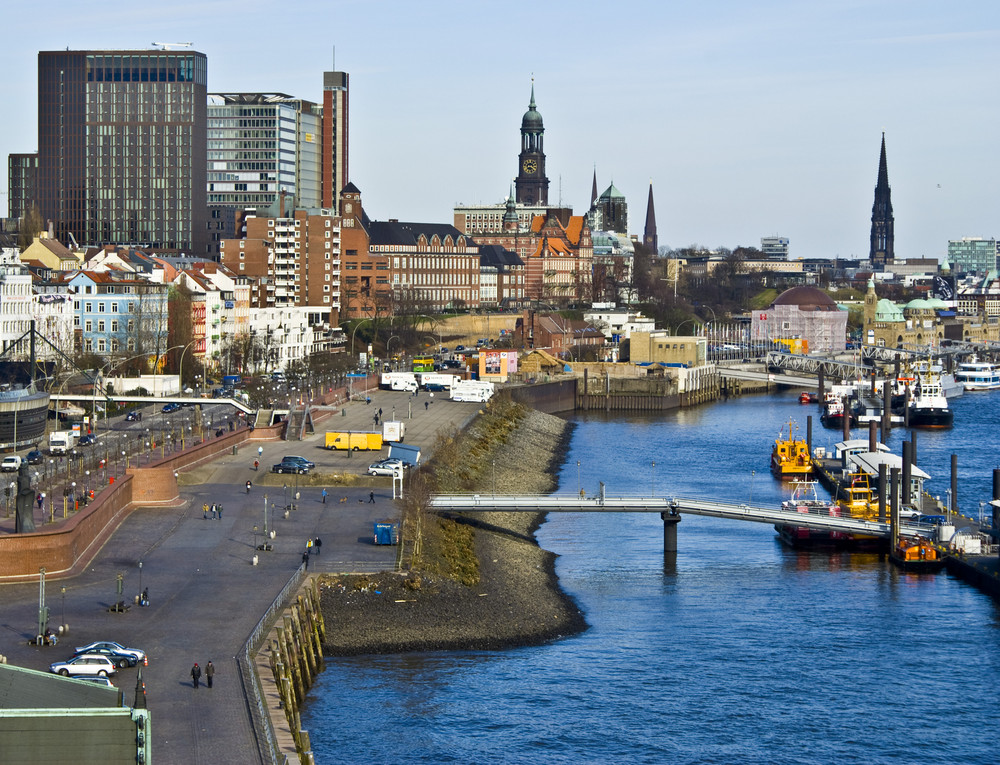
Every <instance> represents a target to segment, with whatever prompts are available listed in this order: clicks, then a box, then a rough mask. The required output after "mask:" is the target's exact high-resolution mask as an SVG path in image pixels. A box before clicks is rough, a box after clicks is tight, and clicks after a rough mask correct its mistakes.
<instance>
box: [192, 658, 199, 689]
mask: <svg viewBox="0 0 1000 765" xmlns="http://www.w3.org/2000/svg"><path fill="white" fill-rule="evenodd" d="M199 680H201V667H199V666H198V663H197V662H195V665H194V666H193V667H191V682H192V684H193V685H194V687H195V688H197V687H198V681H199Z"/></svg>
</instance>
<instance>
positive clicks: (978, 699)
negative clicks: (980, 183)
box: [303, 393, 1000, 763]
mask: <svg viewBox="0 0 1000 765" xmlns="http://www.w3.org/2000/svg"><path fill="white" fill-rule="evenodd" d="M952 407H953V408H954V409H955V412H956V415H955V423H956V426H955V429H954V430H952V431H949V432H940V433H928V432H921V433H920V434H919V435H918V437H917V442H918V443H917V452H918V463H919V464H920V466H921V467H922V468H923V469H924V470H925V471H927V472H928V473H930V474H931V476H932V480H931V482H930V483H929V485H928V489H929V491H930V492H931V493H932V494H938V495H940V496H941V497H944V496H945V491H946V490H947V489H948V486H949V482H950V479H949V472H948V471H949V465H950V455H951V453H953V452H954V453H956V454H958V460H959V462H958V464H959V476H960V478H959V492H958V493H959V497H958V501H959V506H960V507H961V508H962V510H963V511H965V512H966V513H967V514H973V515H977V514H978V512H979V503H980V501H986V500H988V499H990V497H989V493H990V486H991V470H992V469H993V468H994V467H995V466H996V464H997V457H996V451H995V450H996V437H995V434H996V433H997V430H996V428H997V424H998V422H997V421H998V419H1000V393H982V394H966V395H965V396H964V397H962V398H960V399H956V400H953V401H952ZM807 414H812V415H813V421H814V423H815V425H814V438H813V443H814V445H827V446H830V445H832V444H833V443H834V442H836V441H837V440H839V434H838V433H836V432H834V431H828V430H825V429H824V428H822V427H820V426H819V417H818V412H817V411H816V408H815V407H807V406H801V405H799V404H798V403H797V402H796V399H795V396H794V395H793V394H791V393H788V394H777V395H773V396H766V397H765V396H761V397H746V398H740V399H733V400H729V401H725V402H719V403H715V404H710V405H706V406H702V407H698V408H694V409H686V410H680V411H677V412H672V413H669V414H667V415H658V416H645V415H643V416H632V417H629V416H616V417H605V416H603V415H594V414H581V415H575V416H573V417H571V418H570V419H571V420H572V421H574V422H575V423H576V425H577V427H576V430H575V432H574V435H573V438H572V442H571V445H570V451H569V454H568V456H567V460H566V463H565V465H564V467H563V469H562V472H561V475H560V485H561V490H562V491H569V492H576V491H578V490H579V488H581V485H582V488H584V489H586V490H587V492H588V494H589V493H592V492H593V491H596V490H597V486H598V482H599V481H601V480H603V481H605V483H606V485H607V491H608V493H609V495H610V494H624V493H639V492H642V493H646V492H655V493H656V494H657V495H679V496H687V497H690V496H706V497H713V498H718V499H720V500H728V501H747V502H751V503H753V504H760V505H774V504H777V503H779V502H780V501H781V500H782V499H784V498H785V495H786V491H787V489H786V488H783V487H782V486H781V484H780V483H779V482H777V481H775V480H774V479H773V478H772V477H771V475H770V473H769V472H768V461H769V457H770V449H771V445H772V443H773V440H774V438H775V437H776V436H777V434H778V432H779V429H781V428H782V426H783V425H787V422H788V420H789V418H793V419H795V420H796V421H797V422H798V424H799V425H800V429H801V433H802V434H803V437H804V433H805V418H806V415H807ZM855 434H856V435H857V436H858V437H864V434H862V433H861V431H855ZM906 435H907V432H906V431H904V430H903V429H898V430H896V431H894V432H893V435H892V437H891V439H890V442H889V445H890V447H891V448H892V450H893V451H894V452H895V453H897V454H898V453H899V452H900V450H901V447H900V443H901V440H902V439H903V438H905V437H906ZM578 460H579V463H580V464H579V467H578V466H577V461H578ZM653 463H655V465H654V464H653ZM538 539H539V543H540V544H541V545H542V546H543V547H544V548H546V549H549V550H552V551H554V552H556V553H558V554H559V555H560V558H559V560H558V562H557V566H556V569H557V573H558V575H559V578H560V581H561V584H562V586H563V588H564V589H565V590H566V591H567V592H569V593H570V594H571V595H572V596H573V597H574V598H575V599H576V601H577V602H578V603H579V605H580V607H581V608H582V609H583V610H584V612H585V613H586V616H587V621H588V623H589V625H590V628H589V629H588V630H587V631H585V632H583V633H581V634H579V635H575V636H572V637H569V638H566V639H563V640H560V641H556V642H553V643H550V644H548V645H544V646H538V647H532V648H523V649H516V650H510V651H502V652H460V653H424V654H409V655H397V656H372V657H354V658H348V659H335V660H330V661H328V662H327V669H326V670H325V672H324V673H323V674H322V676H321V677H320V678H319V680H318V682H317V683H316V685H315V686H314V689H313V691H312V694H311V699H310V702H309V704H308V705H307V707H306V709H305V711H304V714H303V727H304V728H306V729H307V730H309V732H310V736H311V739H312V744H313V750H314V753H315V756H316V761H317V762H318V763H400V762H407V763H447V762H455V763H758V762H768V763H831V762H837V763H914V762H920V763H996V762H1000V747H998V745H997V743H996V741H995V735H994V728H993V726H994V725H995V722H996V720H997V709H998V706H1000V629H998V628H1000V610H998V608H997V604H996V603H995V602H994V601H993V600H992V599H991V598H990V597H989V596H987V595H984V594H982V593H981V592H979V591H978V590H976V589H974V588H973V587H971V586H969V585H966V584H964V583H963V582H961V581H959V580H957V579H954V578H952V577H951V576H950V575H948V574H946V573H942V574H938V575H936V576H927V575H924V576H917V575H912V574H905V573H901V572H899V571H897V570H896V569H894V568H891V567H890V566H889V565H888V564H887V563H886V562H885V561H884V559H880V558H879V556H878V555H875V554H870V553H865V554H863V553H849V552H828V551H823V552H819V551H816V552H804V551H798V550H792V549H789V548H787V547H785V546H783V545H782V544H781V543H780V542H779V541H778V540H777V538H776V535H775V532H774V530H773V529H772V528H771V527H770V526H766V525H763V524H753V523H745V522H738V521H726V520H721V519H713V518H699V517H695V516H685V517H684V519H683V521H682V522H681V524H680V527H679V530H678V543H679V551H678V553H677V556H676V563H672V562H665V561H664V556H663V540H662V524H661V522H660V520H659V518H658V516H656V515H655V514H601V513H590V514H554V515H552V516H550V517H549V520H548V521H547V522H546V523H545V524H543V526H542V528H541V529H540V530H539V532H538Z"/></svg>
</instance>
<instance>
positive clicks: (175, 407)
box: [160, 401, 181, 414]
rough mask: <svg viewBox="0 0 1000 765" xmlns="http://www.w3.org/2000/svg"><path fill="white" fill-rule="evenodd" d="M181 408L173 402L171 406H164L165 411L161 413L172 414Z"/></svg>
mask: <svg viewBox="0 0 1000 765" xmlns="http://www.w3.org/2000/svg"><path fill="white" fill-rule="evenodd" d="M180 408H181V405H180V404H178V403H177V402H176V401H171V402H170V403H169V404H164V405H163V409H161V410H160V411H161V412H163V413H164V414H170V413H171V412H176V411H177V410H178V409H180Z"/></svg>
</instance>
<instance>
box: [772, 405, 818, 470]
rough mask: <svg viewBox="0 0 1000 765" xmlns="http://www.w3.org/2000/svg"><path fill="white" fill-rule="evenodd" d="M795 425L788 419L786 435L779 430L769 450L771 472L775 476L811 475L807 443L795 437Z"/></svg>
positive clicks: (811, 468) (810, 457) (811, 467)
mask: <svg viewBox="0 0 1000 765" xmlns="http://www.w3.org/2000/svg"><path fill="white" fill-rule="evenodd" d="M796 430H797V427H796V426H795V423H794V422H792V421H791V420H789V422H788V435H787V437H786V436H784V434H783V433H782V432H781V431H779V432H778V437H777V438H776V439H775V440H774V448H773V449H772V450H771V472H772V473H773V474H774V476H775V477H776V478H781V479H795V478H804V477H806V476H809V475H812V472H813V462H812V456H811V455H810V454H809V444H807V443H806V442H805V440H803V439H801V438H796V437H795V431H796Z"/></svg>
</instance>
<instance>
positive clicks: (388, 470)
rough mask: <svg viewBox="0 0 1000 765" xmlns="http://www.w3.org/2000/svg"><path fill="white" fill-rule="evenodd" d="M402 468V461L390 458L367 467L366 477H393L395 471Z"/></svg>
mask: <svg viewBox="0 0 1000 765" xmlns="http://www.w3.org/2000/svg"><path fill="white" fill-rule="evenodd" d="M402 467H406V466H405V465H404V464H403V461H402V460H397V459H395V458H393V457H390V458H389V459H384V460H379V461H378V462H373V463H372V464H371V465H369V466H368V475H395V472H396V470H397V469H399V468H402Z"/></svg>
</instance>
